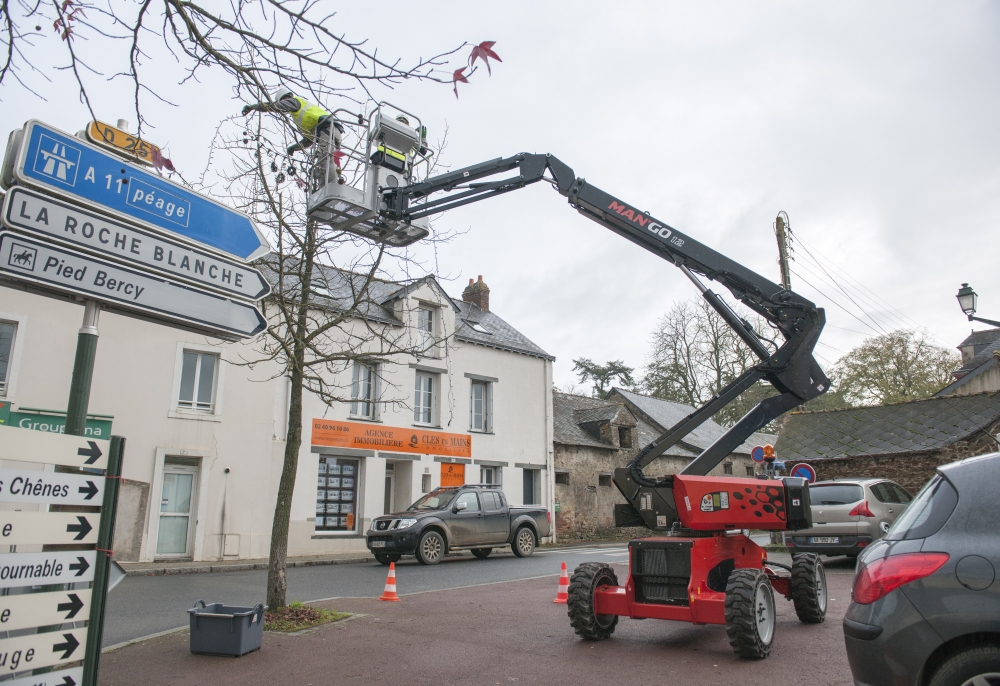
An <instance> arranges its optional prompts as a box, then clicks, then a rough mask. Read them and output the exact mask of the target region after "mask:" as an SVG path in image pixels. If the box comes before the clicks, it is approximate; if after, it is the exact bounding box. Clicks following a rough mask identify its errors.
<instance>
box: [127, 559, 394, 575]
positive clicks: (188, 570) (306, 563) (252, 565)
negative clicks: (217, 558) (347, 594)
mask: <svg viewBox="0 0 1000 686" xmlns="http://www.w3.org/2000/svg"><path fill="white" fill-rule="evenodd" d="M374 559H375V558H373V557H370V556H365V557H350V558H343V559H339V560H289V561H288V562H287V563H286V565H285V566H286V567H319V566H325V565H348V564H357V563H359V562H372V561H374ZM260 569H267V562H248V563H246V564H230V565H212V564H208V565H204V566H199V567H176V568H173V569H171V568H169V567H166V568H162V569H143V568H139V569H126V570H125V575H126V576H168V575H173V574H213V573H218V572H251V571H256V570H260Z"/></svg>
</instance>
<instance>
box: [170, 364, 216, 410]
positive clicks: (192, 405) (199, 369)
mask: <svg viewBox="0 0 1000 686" xmlns="http://www.w3.org/2000/svg"><path fill="white" fill-rule="evenodd" d="M218 375H219V355H218V353H208V352H202V351H200V350H184V352H183V354H182V358H181V379H180V388H179V389H178V392H177V407H179V408H180V409H183V410H193V411H195V412H204V413H205V414H215V398H216V380H217V379H218Z"/></svg>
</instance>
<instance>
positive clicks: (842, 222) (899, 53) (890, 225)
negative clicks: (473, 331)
mask: <svg viewBox="0 0 1000 686" xmlns="http://www.w3.org/2000/svg"><path fill="white" fill-rule="evenodd" d="M329 5H330V9H331V10H332V9H334V8H337V9H338V12H339V13H338V14H337V16H336V17H335V18H334V19H333V20H332V27H333V29H334V30H335V31H340V32H345V33H346V34H347V35H348V36H349V37H354V38H363V37H367V38H369V39H370V41H371V45H373V46H377V47H378V48H379V52H380V54H382V55H385V56H390V55H391V56H396V55H398V56H400V57H403V58H404V59H412V58H414V57H416V56H419V55H425V56H426V55H428V54H431V53H433V52H437V51H440V50H443V49H449V48H451V47H454V46H455V45H457V44H459V43H461V42H462V41H470V42H479V41H482V40H495V41H496V46H495V48H494V49H495V50H496V51H497V52H498V53H499V54H500V56H501V57H502V58H503V63H502V64H498V65H495V66H494V69H493V75H492V77H489V76H488V75H487V73H486V72H485V71H484V70H480V72H479V73H477V74H475V75H474V77H473V79H472V83H471V84H469V85H464V84H463V87H462V88H460V91H459V93H460V99H457V100H456V98H455V96H454V95H453V94H452V92H451V89H450V88H449V87H447V86H438V85H433V84H430V85H428V84H419V83H407V84H405V85H404V86H402V87H400V88H398V89H396V90H395V91H393V92H386V93H385V94H384V97H385V99H387V100H389V101H391V102H393V103H395V104H398V105H400V106H401V107H403V108H405V109H407V110H410V111H412V112H415V113H417V114H418V115H419V116H420V117H421V118H422V119H423V120H424V122H425V123H426V124H427V126H428V128H429V138H430V139H431V140H432V141H433V140H434V139H436V138H437V136H438V135H439V134H440V132H441V131H442V130H443V129H444V127H445V126H446V125H447V126H448V127H449V130H450V134H449V138H450V142H449V146H448V149H447V151H446V156H445V161H446V162H447V163H449V164H450V165H452V166H453V167H458V166H464V165H466V164H472V163H475V162H480V161H483V160H486V159H491V158H494V157H500V156H507V155H511V154H514V153H517V152H521V151H528V152H550V153H552V154H554V155H556V156H557V157H559V158H560V159H562V160H563V161H564V162H565V163H567V164H568V165H570V166H571V167H573V169H574V170H575V172H576V174H577V175H578V176H582V177H585V178H586V179H587V180H588V181H589V182H591V183H593V184H595V185H597V186H599V187H600V188H602V189H604V190H606V191H607V192H609V193H611V194H613V195H615V196H617V197H619V198H621V199H623V200H624V201H626V202H628V203H630V204H632V205H635V206H638V207H640V208H643V209H646V210H648V211H649V212H650V213H651V214H652V215H653V216H655V217H656V218H658V219H660V220H662V221H663V222H665V223H667V224H670V225H672V226H674V227H675V228H677V229H679V230H680V231H682V232H685V233H687V234H689V235H690V236H691V237H693V238H695V239H697V240H699V241H701V242H703V243H705V244H707V245H709V246H711V247H713V248H715V249H717V250H719V251H720V252H722V253H724V254H725V255H727V256H729V257H731V258H733V259H735V260H737V261H739V262H741V263H743V264H745V265H746V266H748V267H750V268H751V269H754V270H756V271H758V272H759V273H761V274H763V275H765V276H767V277H768V278H770V279H772V280H774V281H777V280H778V278H779V277H778V268H777V264H776V256H777V248H776V244H775V239H774V233H773V229H772V226H773V222H774V218H775V215H776V213H777V212H778V211H779V210H785V211H786V212H788V214H789V216H790V218H791V226H792V230H793V232H794V234H795V236H797V237H798V238H799V239H800V243H799V245H798V246H797V248H796V258H797V261H796V263H795V264H794V265H793V270H795V271H796V272H798V275H797V276H793V278H792V286H793V289H794V290H796V291H798V292H799V293H801V294H803V295H804V296H805V297H808V298H810V299H812V300H814V302H816V303H817V304H818V305H820V306H822V307H825V308H826V312H827V319H828V326H827V329H826V330H825V332H824V334H823V336H822V338H821V343H820V346H819V347H818V348H817V355H818V357H819V358H820V360H821V363H822V364H823V365H824V366H826V367H829V366H830V365H832V363H833V362H835V361H836V359H837V358H838V357H839V356H840V355H842V354H843V353H844V352H846V351H848V350H850V349H851V348H852V347H853V346H855V345H857V344H859V343H860V342H861V341H862V340H863V339H864V338H865V337H866V336H871V335H874V334H875V333H881V332H882V331H883V330H886V331H888V330H892V329H893V328H899V327H901V326H909V327H912V328H918V327H919V328H923V329H926V331H927V332H928V333H929V334H930V335H931V336H932V338H933V340H934V341H935V342H936V343H938V344H940V345H947V346H949V347H951V346H955V345H957V344H958V343H959V342H960V341H961V340H962V338H963V337H964V336H965V335H967V334H968V332H969V330H970V324H969V322H968V321H966V319H965V317H964V316H963V315H962V313H961V312H960V310H959V308H958V305H957V303H956V301H955V293H956V292H957V290H958V288H959V285H960V284H961V283H962V282H963V281H968V282H970V283H971V284H972V285H973V286H974V287H975V288H976V290H977V291H978V293H979V294H980V314H981V315H982V316H985V317H993V318H1000V270H998V269H997V268H996V267H995V266H994V260H995V259H996V257H995V256H996V253H997V228H996V227H997V225H998V222H1000V173H998V171H1000V169H998V159H1000V154H998V153H1000V133H998V130H1000V116H998V115H1000V88H998V86H1000V79H998V69H1000V67H998V65H1000V54H998V53H1000V40H998V39H1000V35H998V34H1000V21H998V19H1000V5H997V4H996V3H991V2H986V1H983V2H950V3H927V2H913V1H912V0H908V1H906V2H879V3H871V2H855V3H851V2H836V3H815V2H809V3H792V2H771V3H767V2H755V3H746V2H729V3H725V2H699V3H667V2H650V3H637V2H636V3H629V2H617V3H608V2H585V1H581V0H576V1H574V2H567V3H557V2H544V3H543V2H537V1H535V2H514V1H510V0H508V1H505V2H502V3H499V2H498V3H492V4H487V3H471V4H470V3H468V2H454V3H445V2H431V3H419V4H418V3H403V2H381V3H332V2H331V3H329ZM460 61H461V60H455V62H456V63H455V64H453V65H452V68H456V67H458V66H461V64H460ZM60 83H62V82H61V81H60V77H57V78H56V81H55V83H54V85H53V86H47V88H55V87H57V86H59V84H60ZM125 85H126V84H121V85H120V86H118V87H115V86H109V87H106V88H103V90H102V91H101V93H102V94H103V95H102V97H101V98H100V99H99V102H98V104H97V107H96V109H97V113H98V116H100V117H101V118H103V119H105V120H106V121H110V122H114V121H115V120H116V119H117V118H118V117H128V116H129V115H128V100H127V98H128V97H129V95H128V93H127V91H126V90H125V89H124V86H125ZM230 85H231V84H230V82H229V81H228V80H227V78H226V76H225V75H224V74H223V73H222V72H221V71H218V70H217V71H216V72H212V73H209V74H206V75H204V77H203V82H202V83H201V84H190V85H187V86H185V87H184V88H183V89H181V90H175V92H176V93H177V94H178V95H179V97H178V101H179V102H180V104H181V105H182V107H181V108H179V109H171V108H168V107H166V106H161V107H160V108H159V109H153V110H152V111H151V118H152V120H153V122H154V123H155V124H156V125H157V128H156V129H155V131H152V132H150V134H149V136H148V137H149V138H150V140H152V141H153V142H156V143H162V144H166V145H168V146H169V152H170V154H171V157H172V159H173V161H174V163H175V164H176V165H177V166H178V167H180V168H181V169H182V170H185V171H187V170H192V171H194V170H200V169H201V168H203V167H204V165H205V161H206V148H207V145H208V143H209V141H210V138H211V135H212V132H213V131H214V128H215V126H216V125H217V123H218V121H219V119H221V118H222V117H224V116H226V115H228V114H231V113H233V112H236V111H238V110H239V108H240V106H241V104H242V103H239V102H236V101H233V100H230V99H229V98H230V96H231V90H230V89H229V86H230ZM64 86H65V84H64ZM119 88H121V90H119ZM48 92H49V93H50V95H51V94H52V91H51V90H50V91H48ZM63 92H71V91H69V90H65V88H64V91H63ZM32 117H35V118H40V119H43V120H46V121H49V122H50V123H52V124H54V125H56V126H59V127H60V128H63V129H67V130H71V131H75V130H77V129H79V128H82V126H83V125H84V123H85V122H86V121H87V119H88V117H87V114H86V110H85V109H84V108H83V107H82V106H80V105H78V104H77V103H76V100H75V98H70V97H67V98H60V97H53V98H51V102H49V103H43V102H41V101H39V100H37V99H35V98H34V97H32V96H29V95H26V94H25V93H24V92H23V91H17V90H15V89H12V88H11V87H9V86H7V87H5V91H4V92H3V107H2V108H0V125H3V126H4V127H5V128H6V130H11V129H13V128H16V127H19V126H21V124H22V123H23V122H24V121H25V120H26V119H29V118H32ZM133 118H134V117H133ZM437 226H438V228H439V229H448V228H455V229H462V230H466V229H467V230H468V231H467V232H466V233H464V234H463V235H461V236H460V237H459V238H457V239H455V240H454V241H453V242H451V243H450V244H448V245H445V246H442V247H441V248H440V249H439V251H438V256H437V258H438V259H437V263H438V267H439V271H440V273H441V275H442V276H444V277H447V278H449V279H451V280H450V281H446V282H445V286H446V288H447V289H448V290H449V291H450V292H451V293H453V294H454V295H456V296H457V295H460V294H461V291H462V289H463V287H464V285H465V284H466V283H468V279H469V278H470V277H472V278H474V277H476V276H477V275H479V274H482V275H483V278H484V280H485V281H486V282H487V283H488V284H489V286H490V288H491V309H493V310H494V311H495V312H496V313H497V314H498V315H499V316H501V317H502V318H504V319H505V320H507V321H508V322H509V323H510V324H512V325H513V326H515V327H516V328H518V329H519V330H520V331H522V332H523V333H525V334H526V335H527V336H528V337H529V338H531V339H532V340H533V341H535V342H536V343H537V344H538V345H540V346H541V347H543V348H544V349H545V350H547V351H549V352H550V353H552V354H553V355H555V356H556V358H557V361H556V363H555V381H556V383H557V384H558V385H560V386H565V385H567V384H572V383H574V382H575V381H576V379H575V376H574V375H573V374H572V371H571V369H572V360H573V358H576V357H589V358H592V359H594V360H596V361H600V362H603V361H606V360H610V359H621V360H623V361H625V362H626V363H627V364H629V365H632V366H634V367H642V366H643V365H644V364H645V362H646V360H647V353H648V349H649V336H650V332H651V331H652V329H653V327H654V325H655V323H656V320H657V318H658V317H660V316H661V315H662V314H663V313H664V312H666V311H667V310H668V309H669V308H670V307H671V306H672V304H673V303H674V302H676V301H678V300H683V299H687V298H691V297H693V296H694V295H695V294H696V291H695V290H694V288H693V287H692V286H691V284H690V283H689V282H688V281H687V280H686V279H685V278H684V277H683V276H682V275H681V273H680V272H679V271H678V270H677V269H676V268H674V267H673V266H671V265H670V264H668V263H666V262H663V261H662V260H660V259H659V258H657V257H654V256H652V255H650V254H648V253H646V252H645V251H643V250H642V249H640V248H638V247H636V246H634V245H632V244H631V243H629V242H627V241H625V240H623V239H621V238H620V237H618V236H616V235H614V234H612V233H611V232H609V231H607V230H606V229H604V228H602V227H600V226H598V225H597V224H595V223H593V222H591V221H589V220H587V219H585V218H583V217H582V216H580V215H578V214H577V213H576V212H574V211H573V210H571V208H569V207H568V205H567V204H566V201H565V199H564V198H562V197H561V196H559V195H558V194H557V193H556V192H554V191H553V190H552V189H551V188H549V187H548V186H543V185H537V186H535V187H532V188H528V189H525V190H522V191H518V192H515V193H511V194H508V195H506V196H503V197H500V198H496V199H492V200H489V201H484V202H482V203H477V204H474V205H471V206H469V207H466V208H462V209H460V210H455V211H452V212H450V213H449V214H447V215H444V216H443V217H442V218H440V219H439V220H438V221H437ZM806 248H808V249H809V250H811V252H812V256H813V257H814V258H815V259H816V261H818V262H819V263H820V264H822V266H823V267H825V268H826V269H827V272H828V274H824V272H823V271H822V269H821V267H820V266H819V265H817V264H816V262H813V261H810V258H809V256H808V255H807V254H806V252H805V249H806ZM837 270H839V271H837ZM831 276H832V279H831ZM823 280H826V281H827V283H823ZM831 280H835V281H836V284H834V283H830V281H831ZM807 281H808V282H809V283H811V284H813V285H812V286H811V285H809V283H807ZM813 286H816V287H818V288H819V291H817V290H816V288H814V287H813ZM841 288H842V289H843V290H840V289H841ZM845 291H846V293H845ZM862 297H867V298H869V301H868V302H865V301H864V300H862V299H861V298H862ZM852 298H853V300H854V301H856V302H857V303H858V304H857V305H855V304H854V303H852ZM866 312H867V313H869V314H870V315H871V317H869V314H866ZM977 327H978V328H982V327H981V326H979V325H977Z"/></svg>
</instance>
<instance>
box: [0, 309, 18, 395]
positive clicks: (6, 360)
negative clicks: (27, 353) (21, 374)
mask: <svg viewBox="0 0 1000 686" xmlns="http://www.w3.org/2000/svg"><path fill="white" fill-rule="evenodd" d="M16 334H17V324H16V323H15V322H0V398H6V397H7V388H8V387H9V385H10V378H11V371H12V367H13V360H14V336H15V335H16Z"/></svg>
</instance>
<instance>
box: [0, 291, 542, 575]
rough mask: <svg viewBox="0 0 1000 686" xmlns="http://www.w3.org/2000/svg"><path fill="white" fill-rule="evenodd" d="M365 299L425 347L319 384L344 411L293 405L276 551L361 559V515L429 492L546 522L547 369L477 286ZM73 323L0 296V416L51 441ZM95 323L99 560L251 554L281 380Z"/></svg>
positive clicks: (272, 471) (262, 543)
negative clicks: (114, 475)
mask: <svg viewBox="0 0 1000 686" xmlns="http://www.w3.org/2000/svg"><path fill="white" fill-rule="evenodd" d="M379 289H381V290H380V297H379V302H380V305H379V306H380V308H381V312H380V313H376V315H377V316H381V317H382V318H383V319H384V320H385V321H386V322H388V323H389V324H391V326H393V327H394V328H395V329H396V330H398V331H400V332H406V335H407V336H414V337H416V338H417V340H426V341H427V343H428V345H427V346H426V351H425V353H424V354H420V355H406V356H396V357H395V358H393V359H391V360H389V361H385V362H382V363H380V364H377V365H368V366H365V365H362V364H358V363H355V364H353V365H350V366H349V367H348V368H347V369H345V370H344V371H343V372H341V373H340V376H339V378H334V379H331V381H333V382H334V383H336V384H337V385H339V386H340V387H342V388H344V389H345V392H346V393H349V395H348V396H346V397H349V398H350V399H351V400H350V401H346V400H345V402H338V403H334V404H332V405H327V404H325V403H324V402H322V401H321V400H320V399H319V398H318V397H317V396H315V395H311V394H308V393H307V394H305V397H304V407H303V427H302V432H303V441H302V447H301V449H300V452H299V462H298V470H297V476H296V482H295V490H294V496H293V501H292V515H291V525H290V531H289V554H290V555H293V556H296V555H323V554H329V553H337V552H351V551H356V552H363V551H365V550H366V548H365V541H364V533H365V531H366V529H367V527H368V526H369V525H370V522H371V519H372V517H375V516H378V515H381V514H384V513H386V512H388V511H390V510H399V509H403V508H405V507H406V506H407V505H409V503H410V502H412V501H414V500H416V499H417V498H418V497H419V496H420V494H421V493H424V492H427V491H430V490H432V489H433V488H435V487H437V486H439V485H442V484H445V485H448V484H458V483H481V482H488V483H500V484H502V486H503V490H504V492H505V493H506V494H507V497H508V499H509V500H510V502H511V503H512V504H539V505H544V506H545V507H547V508H548V509H549V510H550V511H552V509H553V489H554V482H553V478H554V472H553V468H552V459H553V458H552V435H553V428H552V425H553V420H552V390H551V389H552V361H553V358H552V357H551V356H550V355H548V354H547V353H545V352H544V351H543V350H542V349H541V348H539V347H538V346H537V345H535V344H534V343H532V342H531V341H530V340H528V339H527V338H526V337H524V336H523V335H522V334H520V333H519V332H518V331H516V330H515V329H514V328H513V327H511V326H510V325H509V324H507V323H506V322H505V321H503V320H502V319H501V318H500V317H498V316H497V315H495V314H494V313H492V312H491V311H490V310H489V289H488V288H486V285H485V284H484V283H482V280H481V278H480V280H479V281H478V282H475V283H470V287H469V288H467V289H466V292H465V294H464V295H463V300H456V299H452V298H450V297H449V296H448V295H447V294H446V293H445V292H444V291H443V290H442V289H441V287H440V285H439V284H438V283H437V282H436V280H434V279H433V278H427V279H424V280H421V281H418V282H416V283H415V284H411V285H410V286H408V287H406V288H404V287H402V286H401V285H399V284H392V283H388V282H380V284H379ZM82 315H83V308H82V306H81V304H80V303H75V302H71V301H68V300H64V299H57V298H49V297H43V296H40V295H36V294H33V293H28V292H25V291H22V290H19V289H18V288H16V287H13V288H11V287H6V288H0V421H6V422H7V423H10V424H14V425H20V426H24V427H31V428H33V429H35V430H40V429H43V428H44V429H47V430H51V431H59V430H61V428H60V427H61V426H62V424H61V421H62V419H61V418H60V416H59V413H58V412H56V410H62V409H63V408H65V406H66V400H67V398H68V394H69V383H70V375H71V372H72V366H73V358H74V352H75V346H76V338H77V331H78V329H79V327H80V322H81V319H82ZM99 328H100V339H99V343H98V348H97V359H96V364H95V369H94V381H93V387H92V390H91V396H90V411H91V412H92V413H94V415H100V416H97V417H95V421H94V422H91V423H92V424H93V425H94V426H95V428H94V429H93V431H95V432H97V433H98V434H100V433H101V432H104V431H106V430H107V429H106V426H107V421H111V422H112V428H111V433H113V434H115V435H120V436H124V437H125V438H126V446H125V458H124V466H123V473H122V477H123V481H122V489H121V495H120V498H119V509H118V519H117V525H116V533H115V545H114V549H115V555H116V557H117V558H118V559H119V560H121V561H159V560H163V561H167V560H222V559H226V560H229V559H253V558H265V557H267V555H268V549H269V544H270V531H271V523H272V518H273V513H274V504H275V498H276V494H277V484H278V480H279V477H280V474H281V470H282V465H283V459H284V453H285V436H286V432H287V418H288V398H289V384H288V380H287V378H285V377H283V376H281V375H280V373H279V370H278V368H277V366H276V365H275V364H274V363H273V362H261V363H258V364H255V365H254V366H252V367H250V366H246V365H245V364H243V363H244V362H246V361H248V360H255V359H260V355H259V353H258V352H257V350H258V348H259V345H257V346H255V342H254V341H249V342H244V343H238V344H231V343H224V342H220V341H216V340H213V339H210V338H206V337H205V336H203V335H198V334H193V333H188V332H185V331H182V330H179V329H174V328H171V327H167V326H164V325H161V324H156V323H152V322H148V321H143V320H139V319H133V318H130V317H126V316H123V315H120V314H116V313H109V312H104V313H102V314H101V317H100V323H99ZM38 408H42V409H41V410H39V409H38ZM11 409H12V410H13V414H10V415H9V416H8V415H7V414H6V412H7V411H9V410H11ZM46 410H50V411H46ZM102 420H103V422H102ZM7 466H10V467H13V466H15V465H14V464H13V463H11V464H10V465H7ZM16 466H18V467H21V466H22V465H20V464H18V465H16Z"/></svg>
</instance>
